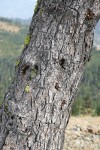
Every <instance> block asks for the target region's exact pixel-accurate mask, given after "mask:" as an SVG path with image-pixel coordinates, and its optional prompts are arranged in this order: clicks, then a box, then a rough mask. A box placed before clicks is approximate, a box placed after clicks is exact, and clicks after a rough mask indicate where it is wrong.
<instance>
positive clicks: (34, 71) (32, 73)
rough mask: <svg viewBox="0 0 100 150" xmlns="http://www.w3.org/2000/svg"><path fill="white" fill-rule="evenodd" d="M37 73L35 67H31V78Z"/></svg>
mask: <svg viewBox="0 0 100 150" xmlns="http://www.w3.org/2000/svg"><path fill="white" fill-rule="evenodd" d="M36 74H37V69H35V68H34V69H32V70H31V78H32V77H34V76H35V75H36Z"/></svg>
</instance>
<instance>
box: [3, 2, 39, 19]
mask: <svg viewBox="0 0 100 150" xmlns="http://www.w3.org/2000/svg"><path fill="white" fill-rule="evenodd" d="M36 1H37V0H0V17H7V18H21V19H28V18H31V17H32V15H33V12H34V7H35V4H36Z"/></svg>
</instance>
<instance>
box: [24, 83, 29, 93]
mask: <svg viewBox="0 0 100 150" xmlns="http://www.w3.org/2000/svg"><path fill="white" fill-rule="evenodd" d="M29 91H30V87H29V85H26V87H25V92H26V93H29Z"/></svg>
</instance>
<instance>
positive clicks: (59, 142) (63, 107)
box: [0, 0, 100, 150]
mask: <svg viewBox="0 0 100 150" xmlns="http://www.w3.org/2000/svg"><path fill="white" fill-rule="evenodd" d="M99 18H100V0H38V2H37V6H36V8H35V14H34V15H33V18H32V21H31V24H30V27H29V33H28V35H27V37H26V40H25V48H24V50H23V53H22V55H21V56H20V58H19V60H17V66H16V71H15V78H14V81H13V83H12V85H11V87H10V88H9V91H8V93H7V94H6V95H5V99H4V101H3V104H2V108H1V110H0V150H63V143H64V132H65V128H66V126H67V124H68V121H69V117H70V113H71V107H72V103H73V101H74V97H75V95H76V93H77V87H78V84H79V82H80V79H81V77H82V74H83V70H84V66H85V64H86V62H87V61H89V59H90V53H91V47H92V45H93V29H94V27H95V25H96V23H97V22H98V20H99Z"/></svg>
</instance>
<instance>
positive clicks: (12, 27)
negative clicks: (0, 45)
mask: <svg viewBox="0 0 100 150" xmlns="http://www.w3.org/2000/svg"><path fill="white" fill-rule="evenodd" d="M0 29H1V30H5V31H8V32H15V33H17V32H19V31H20V28H19V27H18V26H16V25H10V24H9V23H6V22H2V21H0Z"/></svg>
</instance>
